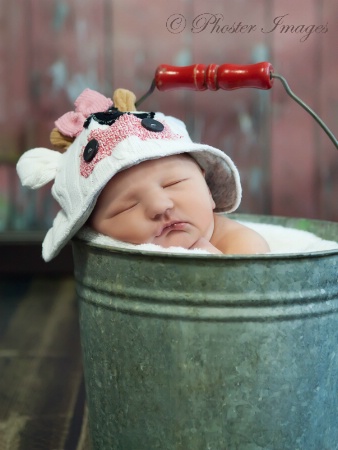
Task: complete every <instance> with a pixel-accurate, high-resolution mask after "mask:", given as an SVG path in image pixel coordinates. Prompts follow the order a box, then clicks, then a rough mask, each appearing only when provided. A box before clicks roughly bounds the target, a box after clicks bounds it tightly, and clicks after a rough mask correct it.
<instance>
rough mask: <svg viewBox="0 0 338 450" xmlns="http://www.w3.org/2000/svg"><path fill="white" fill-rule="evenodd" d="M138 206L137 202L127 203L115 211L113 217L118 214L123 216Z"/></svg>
mask: <svg viewBox="0 0 338 450" xmlns="http://www.w3.org/2000/svg"><path fill="white" fill-rule="evenodd" d="M138 204H139V202H132V203H130V204H129V203H127V204H126V205H123V206H122V205H121V207H120V208H118V209H116V210H115V211H114V213H113V215H114V216H118V215H119V214H123V213H125V212H128V211H131V210H133V209H134V208H135V207H136V206H137V205H138Z"/></svg>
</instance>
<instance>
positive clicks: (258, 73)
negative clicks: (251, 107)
mask: <svg viewBox="0 0 338 450" xmlns="http://www.w3.org/2000/svg"><path fill="white" fill-rule="evenodd" d="M272 72H273V67H272V65H271V64H270V63H269V62H260V63H257V64H248V65H236V64H222V65H220V66H218V65H217V64H210V65H209V66H205V65H204V64H194V65H192V66H185V67H177V66H169V65H167V64H161V65H160V66H158V68H157V70H156V73H155V84H156V87H157V89H158V90H160V91H169V90H171V89H190V90H193V91H205V90H206V89H209V90H212V91H217V90H218V89H225V90H232V89H240V88H245V87H248V88H257V89H270V88H271V87H272V84H273V78H272V77H271V73H272Z"/></svg>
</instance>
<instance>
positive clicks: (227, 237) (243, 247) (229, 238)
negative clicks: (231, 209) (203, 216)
mask: <svg viewBox="0 0 338 450" xmlns="http://www.w3.org/2000/svg"><path fill="white" fill-rule="evenodd" d="M211 243H212V244H213V245H214V246H215V247H217V248H218V249H219V250H220V251H221V252H222V253H224V254H257V253H267V252H269V251H270V248H269V245H268V243H267V242H266V240H265V239H264V238H263V236H261V235H260V234H258V233H257V232H256V231H254V230H252V229H251V228H248V227H247V226H245V225H243V224H241V223H239V222H237V221H236V220H232V219H229V218H228V217H225V216H222V215H217V214H215V228H214V233H213V236H212V238H211Z"/></svg>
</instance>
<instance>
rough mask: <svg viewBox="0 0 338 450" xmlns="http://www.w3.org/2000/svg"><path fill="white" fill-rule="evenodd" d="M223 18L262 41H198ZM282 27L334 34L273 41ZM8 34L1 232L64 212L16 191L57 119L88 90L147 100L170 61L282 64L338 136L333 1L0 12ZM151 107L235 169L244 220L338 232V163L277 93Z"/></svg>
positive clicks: (188, 97) (38, 2)
mask: <svg viewBox="0 0 338 450" xmlns="http://www.w3.org/2000/svg"><path fill="white" fill-rule="evenodd" d="M174 14H180V15H181V18H182V19H184V20H185V21H186V22H185V23H186V26H185V29H184V30H182V31H181V32H176V33H173V32H171V31H173V30H170V29H169V28H170V26H169V23H170V21H169V22H168V18H169V17H171V16H173V15H174ZM202 14H204V16H203V18H202V16H200V15H202ZM212 14H214V15H217V17H218V18H220V20H219V23H218V24H219V26H221V27H224V26H225V25H232V24H233V23H238V22H242V24H251V25H256V29H255V30H253V31H252V32H251V33H229V32H224V33H222V32H221V31H220V32H216V31H217V28H216V27H214V26H213V25H212V24H209V25H208V26H206V27H205V29H204V30H202V29H199V30H198V29H197V28H196V27H197V25H198V24H199V25H201V24H202V20H208V19H210V17H212V16H211V15H212ZM199 16H200V21H199V22H197V18H198V17H199ZM280 16H285V17H284V18H283V19H281V20H283V23H284V24H288V25H294V26H297V25H306V26H310V25H316V26H320V25H323V26H325V27H327V28H324V29H322V31H325V30H326V29H327V32H322V33H313V34H311V35H310V36H309V37H308V38H307V39H305V40H304V37H305V35H304V34H299V33H298V34H297V33H292V32H291V28H289V30H288V31H285V30H284V32H282V29H281V26H280V25H279V26H276V29H274V30H273V28H274V26H275V25H274V20H276V18H277V17H280ZM210 20H212V19H210ZM0 23H1V28H0V52H1V58H0V74H1V83H0V160H1V164H0V180H1V181H0V230H5V229H8V228H11V229H13V228H14V229H18V228H20V229H28V228H37V227H40V228H41V227H42V228H43V227H46V226H48V225H49V224H50V222H51V220H52V218H53V216H54V214H55V205H54V204H53V202H52V201H51V198H50V196H49V194H48V192H47V190H46V189H45V190H43V191H42V192H40V193H37V194H35V193H33V194H32V193H31V192H28V191H27V190H25V189H22V188H20V186H19V185H18V182H17V180H16V177H15V171H14V168H13V162H14V161H15V160H16V159H17V157H18V155H20V154H21V153H22V152H23V151H24V150H26V149H28V148H31V147H35V146H47V147H48V146H49V142H48V136H49V132H50V130H51V128H52V127H53V121H54V120H55V119H56V118H57V117H59V116H60V115H62V114H63V113H64V112H66V111H68V110H70V109H72V104H73V101H74V99H75V98H76V97H77V95H78V94H79V93H80V92H81V91H82V89H83V88H85V87H87V86H88V87H91V88H92V89H97V90H100V91H101V92H103V93H104V94H106V95H111V94H112V92H113V90H114V89H115V88H117V87H125V88H127V89H131V90H133V91H134V92H135V93H136V95H137V96H138V97H140V96H141V95H142V94H143V93H144V92H145V91H146V90H147V89H148V87H149V85H150V82H151V80H152V77H153V74H154V71H155V69H156V67H157V66H158V65H159V64H161V63H168V64H174V65H189V64H193V63H204V64H210V63H217V64H222V63H225V62H231V63H236V64H248V63H254V62H257V61H261V60H268V61H271V62H272V63H273V65H274V67H275V71H276V72H278V73H280V74H282V75H284V76H285V77H286V78H287V80H288V81H289V84H290V86H291V87H292V89H293V90H294V91H295V92H296V93H297V94H298V95H299V96H300V97H301V98H302V99H303V100H305V101H306V102H307V103H308V104H309V105H310V106H312V107H313V108H314V109H315V110H316V111H317V112H318V113H319V114H320V115H321V117H322V118H323V119H324V121H325V122H327V123H328V125H329V126H330V128H331V129H332V131H333V132H334V133H335V134H337V135H338V120H337V119H338V90H337V69H338V53H337V51H336V42H337V38H338V31H337V30H338V27H337V24H338V3H337V2H332V1H331V0H298V1H297V2H294V1H293V0H283V1H282V2H281V1H278V0H236V1H235V0H230V1H228V2H226V3H225V2H222V1H220V0H212V1H210V2H208V5H207V6H206V4H205V2H203V1H202V0H195V1H190V0H172V1H171V2H153V1H151V0H143V1H142V2H141V1H139V0H126V1H123V2H122V1H120V2H118V1H115V2H113V0H68V1H65V0H49V1H48V2H46V1H43V0H16V1H15V2H8V1H6V0H0ZM192 28H194V29H193V30H192ZM223 30H225V29H223ZM263 31H264V32H263ZM269 31H270V32H269ZM302 38H303V39H302ZM302 40H303V42H302ZM142 108H143V109H150V110H161V111H163V112H165V113H167V114H171V115H176V116H178V117H180V118H181V119H183V120H185V121H186V122H187V124H188V127H189V130H190V131H191V134H192V136H193V137H194V139H196V140H201V141H203V142H207V143H209V144H211V145H215V146H216V147H219V148H222V149H224V150H225V151H226V152H227V153H228V154H229V155H230V156H231V157H232V158H233V159H234V160H235V162H236V164H237V165H238V167H239V169H240V172H241V176H242V183H243V188H244V196H243V203H242V206H241V208H240V211H242V212H249V213H263V214H273V215H286V216H295V217H299V216H302V217H310V218H321V219H326V220H338V205H337V201H336V199H337V196H338V177H337V176H335V174H336V173H337V169H338V154H337V151H336V150H335V149H334V147H333V145H332V144H331V142H330V141H329V140H328V138H327V137H326V135H324V133H323V132H322V131H321V129H320V128H319V126H318V125H317V124H316V123H315V122H314V121H313V119H312V118H311V117H310V116H308V115H307V114H306V113H305V111H303V110H302V109H301V108H300V107H299V106H298V105H297V104H296V103H294V102H293V101H292V100H291V99H290V98H289V97H288V96H287V95H286V93H285V91H284V90H283V88H282V87H281V85H280V83H279V82H278V81H276V82H275V85H274V87H273V89H272V90H271V91H268V92H266V91H259V90H252V89H250V90H248V89H243V90H237V91H232V92H226V91H217V92H201V93H196V92H187V91H184V92H183V91H177V92H170V93H165V92H164V93H163V92H162V93H161V92H158V91H156V92H155V93H154V94H153V95H152V96H151V97H150V98H149V99H148V100H146V101H145V102H144V104H143V105H142Z"/></svg>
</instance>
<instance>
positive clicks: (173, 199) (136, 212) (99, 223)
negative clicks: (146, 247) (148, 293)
mask: <svg viewBox="0 0 338 450" xmlns="http://www.w3.org/2000/svg"><path fill="white" fill-rule="evenodd" d="M214 207H215V203H214V201H213V199H212V197H211V194H210V191H209V188H208V186H207V184H206V182H205V179H204V175H203V173H202V170H201V169H200V167H199V166H198V165H197V163H196V162H195V161H194V160H193V159H192V158H190V157H189V156H187V155H177V156H176V155H175V156H168V157H165V158H161V159H155V160H149V161H145V162H142V163H140V164H138V165H136V166H133V167H131V168H129V169H127V170H124V171H122V172H119V173H118V174H117V175H115V176H114V177H113V178H112V179H111V180H110V182H109V183H108V184H107V185H106V186H105V188H104V189H103V191H102V192H101V194H100V196H99V198H98V200H97V203H96V206H95V209H94V211H93V213H92V215H91V217H90V220H89V224H90V226H91V227H92V228H93V229H94V230H96V231H97V232H99V233H102V234H105V235H107V236H110V237H112V238H115V239H118V240H120V241H124V242H129V243H132V244H145V243H153V244H157V245H161V246H162V247H165V248H167V247H171V246H176V247H184V248H190V247H191V246H192V245H193V244H194V243H195V242H196V241H197V240H198V239H199V238H201V237H204V238H206V239H208V240H210V238H211V236H212V233H213V229H214V216H213V209H214Z"/></svg>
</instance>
